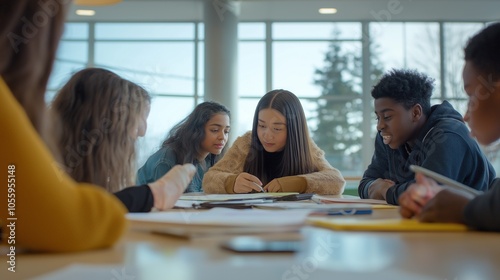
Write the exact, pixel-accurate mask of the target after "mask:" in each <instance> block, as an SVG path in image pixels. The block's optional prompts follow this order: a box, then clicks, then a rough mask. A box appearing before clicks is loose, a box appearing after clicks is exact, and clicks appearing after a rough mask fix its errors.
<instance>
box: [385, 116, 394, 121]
mask: <svg viewBox="0 0 500 280" xmlns="http://www.w3.org/2000/svg"><path fill="white" fill-rule="evenodd" d="M391 118H392V116H387V117H384V121H388V120H390V119H391Z"/></svg>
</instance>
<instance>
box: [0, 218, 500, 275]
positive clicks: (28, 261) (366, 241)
mask: <svg viewBox="0 0 500 280" xmlns="http://www.w3.org/2000/svg"><path fill="white" fill-rule="evenodd" d="M393 217H399V215H398V213H397V209H378V210H374V213H373V214H372V215H369V216H366V217H362V216H361V215H360V216H359V218H365V219H366V218H368V219H377V218H393ZM337 218H338V217H337ZM340 218H342V217H340ZM261 236H263V237H264V238H270V239H287V238H290V239H301V240H302V247H301V248H302V249H301V250H299V251H298V252H296V253H233V252H230V251H227V250H224V249H222V248H220V246H219V245H220V243H221V242H222V241H225V240H228V239H229V238H231V237H233V236H231V235H220V234H218V235H215V236H213V235H212V236H210V235H209V236H199V237H194V238H190V239H186V238H179V237H174V236H168V235H161V234H153V233H151V232H149V231H146V230H141V229H138V228H137V227H134V225H131V227H130V228H129V230H128V231H127V232H126V234H125V235H124V236H123V238H122V239H121V240H120V241H119V242H118V243H117V244H116V245H115V246H113V247H112V248H108V249H102V250H93V251H86V252H79V253H70V254H43V253H38V254H34V253H19V254H17V258H16V272H15V273H12V272H9V271H7V266H6V260H7V257H6V252H5V248H2V249H3V251H2V254H1V256H0V260H1V261H2V263H3V265H2V271H0V279H26V278H32V277H35V276H41V275H46V274H48V273H51V272H55V271H58V270H60V269H62V268H65V267H68V266H70V265H74V264H82V265H103V266H102V269H103V270H104V271H105V273H104V274H102V273H101V274H96V275H97V276H94V277H93V278H92V279H252V280H253V279H259V278H261V279H300V280H304V279H328V278H331V277H333V276H336V278H338V279H345V278H348V279H358V278H359V279H367V277H369V278H370V279H443V280H444V279H450V280H451V279H452V280H455V279H456V280H462V279H499V278H500V234H498V233H488V232H473V231H469V232H353V231H333V230H329V229H322V228H316V227H311V226H305V227H304V228H302V229H301V231H300V232H291V233H272V234H261ZM83 271H89V273H90V271H91V269H90V268H89V269H86V270H85V269H84V270H83ZM89 275H90V274H89ZM81 277H82V279H84V278H86V276H85V275H84V274H82V275H81ZM88 277H91V276H88Z"/></svg>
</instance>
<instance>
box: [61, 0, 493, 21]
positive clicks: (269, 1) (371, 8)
mask: <svg viewBox="0 0 500 280" xmlns="http://www.w3.org/2000/svg"><path fill="white" fill-rule="evenodd" d="M218 1H220V0H182V1H180V0H148V1H143V0H124V2H122V3H120V4H117V5H113V6H104V7H81V6H79V7H72V11H71V13H70V15H69V20H71V21H88V20H91V21H191V20H203V7H204V5H207V6H208V7H213V5H214V3H217V2H218ZM236 3H238V5H239V7H240V16H239V18H240V20H242V21H262V20H277V21H349V20H369V21H384V22H387V21H401V20H409V21H434V20H445V21H498V20H500V1H499V0H335V1H314V0H242V1H236ZM323 7H333V8H336V9H337V10H338V13H337V14H335V15H320V14H319V13H318V9H319V8H323ZM76 8H92V9H94V10H96V15H95V16H94V17H90V18H89V17H80V16H77V15H75V14H74V10H75V9H76Z"/></svg>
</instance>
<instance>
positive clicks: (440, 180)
mask: <svg viewBox="0 0 500 280" xmlns="http://www.w3.org/2000/svg"><path fill="white" fill-rule="evenodd" d="M410 169H411V171H413V172H415V173H417V172H418V173H422V174H424V175H425V176H427V177H429V178H431V179H434V180H436V182H438V183H441V184H444V185H446V186H450V187H452V188H454V189H457V190H459V191H464V192H467V193H470V194H473V195H475V196H476V195H480V194H481V193H482V192H480V191H478V190H475V189H473V188H469V187H467V186H466V185H464V184H462V183H459V182H457V181H455V180H452V179H450V178H447V177H445V176H443V175H441V174H438V173H436V172H434V171H430V170H429V169H426V168H423V167H421V166H418V165H410Z"/></svg>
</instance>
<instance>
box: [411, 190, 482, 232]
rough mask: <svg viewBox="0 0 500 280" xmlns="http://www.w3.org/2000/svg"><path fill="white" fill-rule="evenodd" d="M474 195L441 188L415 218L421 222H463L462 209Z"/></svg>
mask: <svg viewBox="0 0 500 280" xmlns="http://www.w3.org/2000/svg"><path fill="white" fill-rule="evenodd" d="M473 198H474V196H473V195H472V194H468V193H465V192H459V191H454V190H450V189H443V190H442V191H440V192H439V193H438V194H436V196H434V198H433V199H431V200H429V202H427V204H426V205H425V206H424V208H423V209H422V211H421V212H420V214H419V215H417V218H418V219H419V220H420V221H422V222H441V223H462V224H463V223H464V209H465V206H466V205H467V203H469V201H470V200H472V199H473Z"/></svg>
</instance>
